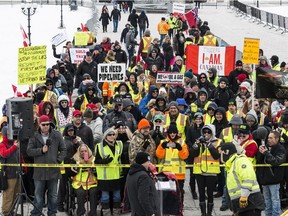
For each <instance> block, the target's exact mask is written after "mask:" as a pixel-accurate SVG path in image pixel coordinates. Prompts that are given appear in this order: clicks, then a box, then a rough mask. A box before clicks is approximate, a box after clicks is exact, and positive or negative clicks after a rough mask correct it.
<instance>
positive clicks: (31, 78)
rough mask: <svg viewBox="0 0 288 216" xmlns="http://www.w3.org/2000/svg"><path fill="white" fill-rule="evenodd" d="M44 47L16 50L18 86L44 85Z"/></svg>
mask: <svg viewBox="0 0 288 216" xmlns="http://www.w3.org/2000/svg"><path fill="white" fill-rule="evenodd" d="M46 58H47V56H46V46H30V47H23V48H19V49H18V85H30V84H36V83H45V81H46Z"/></svg>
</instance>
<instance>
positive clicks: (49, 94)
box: [43, 90, 57, 102]
mask: <svg viewBox="0 0 288 216" xmlns="http://www.w3.org/2000/svg"><path fill="white" fill-rule="evenodd" d="M53 96H54V97H55V99H57V95H56V94H55V93H54V92H53V91H50V90H47V91H46V92H45V95H44V98H43V101H50V102H51V98H52V97H53Z"/></svg>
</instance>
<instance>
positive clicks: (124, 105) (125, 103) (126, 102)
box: [123, 98, 134, 109]
mask: <svg viewBox="0 0 288 216" xmlns="http://www.w3.org/2000/svg"><path fill="white" fill-rule="evenodd" d="M128 106H134V104H133V102H132V101H131V100H130V99H128V98H124V99H123V109H125V108H126V107H128Z"/></svg>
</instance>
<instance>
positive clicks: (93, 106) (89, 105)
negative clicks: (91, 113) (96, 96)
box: [86, 104, 97, 110]
mask: <svg viewBox="0 0 288 216" xmlns="http://www.w3.org/2000/svg"><path fill="white" fill-rule="evenodd" d="M88 107H89V108H91V109H92V110H93V109H97V107H96V105H95V104H87V105H86V108H88Z"/></svg>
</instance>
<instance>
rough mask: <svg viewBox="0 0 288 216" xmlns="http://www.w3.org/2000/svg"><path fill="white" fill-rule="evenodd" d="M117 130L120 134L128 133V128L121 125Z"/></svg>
mask: <svg viewBox="0 0 288 216" xmlns="http://www.w3.org/2000/svg"><path fill="white" fill-rule="evenodd" d="M117 130H118V134H124V133H126V126H124V125H121V126H119V128H117Z"/></svg>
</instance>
